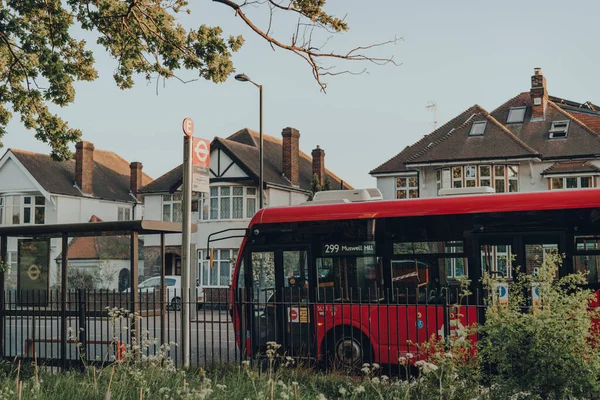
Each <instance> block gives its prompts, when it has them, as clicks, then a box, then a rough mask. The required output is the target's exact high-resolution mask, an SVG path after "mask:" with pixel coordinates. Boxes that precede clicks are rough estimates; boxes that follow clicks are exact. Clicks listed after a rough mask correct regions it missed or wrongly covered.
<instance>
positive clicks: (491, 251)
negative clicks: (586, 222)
mask: <svg viewBox="0 0 600 400" xmlns="http://www.w3.org/2000/svg"><path fill="white" fill-rule="evenodd" d="M474 239H475V242H474V243H475V246H474V250H475V252H476V257H475V258H476V261H477V264H479V268H478V271H477V272H478V273H479V274H480V276H483V275H484V274H485V273H487V274H489V275H490V276H491V277H493V278H499V281H500V282H499V283H498V284H497V285H496V288H495V292H496V293H495V294H494V299H496V300H497V301H499V302H501V303H505V302H508V299H509V296H510V293H509V282H511V281H512V280H513V279H515V278H517V276H516V275H517V274H518V273H526V274H529V275H535V274H537V273H538V271H539V268H540V267H541V266H542V265H543V263H544V262H545V261H546V259H547V258H548V257H551V256H552V255H553V254H562V253H564V252H565V234H564V232H526V233H523V232H516V233H503V234H479V235H475V237H474ZM563 269H564V267H561V271H562V270H563ZM517 271H518V272H517ZM534 286H535V284H534V285H533V286H532V288H531V290H530V292H529V294H528V295H529V297H530V300H534V301H535V300H536V290H535V289H536V288H535V287H534Z"/></svg>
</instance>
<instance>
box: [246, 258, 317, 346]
mask: <svg viewBox="0 0 600 400" xmlns="http://www.w3.org/2000/svg"><path fill="white" fill-rule="evenodd" d="M249 260H251V263H250V264H251V270H252V272H251V274H250V276H251V280H252V283H251V287H252V291H251V294H250V298H249V301H248V306H249V307H250V309H249V310H248V311H247V316H248V322H247V324H248V326H249V327H250V328H249V331H250V332H251V337H252V340H251V345H252V349H253V351H252V353H253V354H258V353H261V352H264V351H265V350H266V349H267V348H268V343H269V342H275V343H277V344H278V345H281V346H282V347H281V348H280V352H281V353H283V354H286V355H290V356H301V355H304V354H306V353H307V352H308V351H309V350H310V349H309V344H311V343H312V342H313V341H312V325H311V321H312V316H311V312H310V310H309V307H308V293H309V290H308V262H309V258H308V248H301V247H300V248H299V247H295V248H283V249H281V248H278V249H273V250H268V249H266V250H264V251H263V250H254V249H253V250H251V251H250V252H249Z"/></svg>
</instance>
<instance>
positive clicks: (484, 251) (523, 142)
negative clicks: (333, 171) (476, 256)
mask: <svg viewBox="0 0 600 400" xmlns="http://www.w3.org/2000/svg"><path fill="white" fill-rule="evenodd" d="M370 174H371V175H372V176H374V177H375V178H376V179H377V187H378V188H379V189H380V191H381V192H382V194H383V197H384V198H386V199H413V198H420V197H436V196H447V195H463V194H482V195H483V194H484V193H490V194H491V195H495V193H511V192H536V191H546V190H573V189H582V190H585V189H588V188H594V187H598V186H599V185H600V182H599V177H600V107H599V106H597V105H595V104H593V103H591V102H590V101H585V102H575V101H571V100H566V99H564V98H560V97H554V96H551V95H550V94H549V93H548V87H547V81H546V78H545V77H544V75H543V74H542V71H541V69H540V68H536V69H535V70H534V74H533V76H532V77H531V87H530V89H529V91H527V92H523V93H520V94H517V95H516V96H515V97H513V98H511V99H510V100H508V101H507V102H505V103H504V104H502V105H500V106H499V107H498V108H496V109H495V110H493V111H491V112H488V111H487V110H485V109H483V108H482V107H481V106H479V105H477V104H476V105H474V106H472V107H469V108H468V109H466V110H465V111H463V112H462V113H460V114H459V115H457V116H456V117H454V118H453V119H451V120H450V121H448V122H447V123H446V124H444V125H443V126H441V127H439V128H437V129H436V130H434V131H433V132H431V133H430V134H428V135H425V136H424V137H423V138H421V139H420V140H419V141H417V142H416V143H413V144H412V145H410V146H407V147H406V148H404V149H403V150H402V151H401V152H400V153H398V154H397V155H395V156H394V157H392V158H391V159H390V160H388V161H386V162H384V163H383V164H382V165H380V166H379V167H377V168H375V169H373V170H372V171H371V172H370ZM574 195H576V194H574ZM423 229H426V228H423ZM490 240H491V239H490ZM538 240H540V241H541V242H536V243H530V244H528V245H527V246H526V247H525V251H526V254H525V259H526V260H527V262H526V265H525V266H524V267H525V269H526V271H527V272H533V271H534V270H535V268H537V267H539V264H540V263H541V262H542V260H544V259H545V257H546V255H547V254H548V253H549V252H552V251H556V250H557V249H558V248H559V243H558V241H559V240H558V239H556V238H552V239H550V238H545V239H541V238H540V239H538ZM437 246H438V248H440V249H444V250H443V251H446V252H462V251H463V250H464V249H463V248H462V242H460V241H459V242H455V243H438V244H437ZM512 246H513V242H512V237H511V236H510V235H509V236H508V237H504V238H497V240H496V242H494V243H492V242H490V243H487V244H481V243H480V248H479V249H478V250H479V251H480V253H481V254H480V256H481V260H482V262H481V264H482V269H483V271H482V272H486V271H487V272H489V273H493V274H496V275H495V276H501V277H504V278H507V279H512V276H513V273H512V268H513V265H512V263H511V262H510V261H509V260H512V259H513V256H514V254H513V252H512ZM580 258H584V257H580ZM586 258H587V257H586ZM467 262H468V260H467V258H466V257H465V258H463V259H462V261H461V262H460V265H458V264H457V265H453V266H450V265H448V266H447V268H446V271H447V278H448V280H449V281H452V280H453V279H454V278H457V277H459V276H461V275H464V273H465V271H466V270H467V269H466V268H465V266H466V263H467ZM574 262H575V263H587V262H588V261H587V260H575V261H574ZM589 262H590V265H592V264H594V265H597V264H598V262H599V260H598V259H594V260H590V261H589ZM583 269H584V270H585V269H587V267H584V268H583ZM591 269H592V268H591V267H590V270H591ZM590 276H591V275H590ZM590 279H591V278H590Z"/></svg>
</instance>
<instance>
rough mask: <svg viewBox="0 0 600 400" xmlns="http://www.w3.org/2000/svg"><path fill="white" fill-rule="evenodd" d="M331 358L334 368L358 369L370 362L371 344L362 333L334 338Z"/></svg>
mask: <svg viewBox="0 0 600 400" xmlns="http://www.w3.org/2000/svg"><path fill="white" fill-rule="evenodd" d="M332 350H333V351H332V353H333V354H331V358H332V361H333V365H334V367H335V368H342V369H347V370H348V369H350V370H354V371H358V370H360V368H361V367H362V365H363V363H370V362H371V345H370V344H369V341H368V340H367V339H366V338H365V337H364V335H362V333H355V334H353V335H352V334H351V335H348V334H346V335H343V336H342V337H339V338H335V340H334V345H333V348H332Z"/></svg>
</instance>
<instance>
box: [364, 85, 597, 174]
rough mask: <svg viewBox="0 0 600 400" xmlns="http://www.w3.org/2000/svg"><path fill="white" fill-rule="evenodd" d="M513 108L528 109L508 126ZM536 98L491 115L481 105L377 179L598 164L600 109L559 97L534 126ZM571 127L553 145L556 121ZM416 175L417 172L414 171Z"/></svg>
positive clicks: (522, 98)
mask: <svg viewBox="0 0 600 400" xmlns="http://www.w3.org/2000/svg"><path fill="white" fill-rule="evenodd" d="M511 107H526V112H525V117H524V120H523V122H521V123H508V122H507V120H508V114H509V112H510V109H511ZM531 115H532V100H531V94H530V92H523V93H520V94H518V95H517V96H515V97H513V98H512V99H510V100H508V101H507V102H506V103H504V104H502V105H501V106H500V107H498V108H497V109H495V110H494V111H492V112H491V113H489V114H488V113H487V111H485V110H484V109H483V108H481V107H480V106H478V105H474V106H472V107H469V108H468V109H467V110H465V111H464V112H462V113H461V114H459V115H458V116H457V117H455V118H454V119H452V120H450V121H449V122H448V123H446V124H444V125H443V126H441V127H440V128H438V129H436V130H435V131H433V132H432V133H430V134H428V135H425V136H424V137H423V138H422V139H421V140H419V141H418V142H416V143H415V144H413V145H410V146H407V147H406V148H404V150H402V151H401V152H400V153H398V154H397V155H396V156H394V157H392V158H391V159H390V160H388V161H386V162H385V163H383V164H382V165H380V166H379V167H377V168H375V169H373V170H372V171H371V172H370V174H371V175H379V174H388V173H406V172H410V171H411V166H412V168H414V167H416V166H418V165H419V164H421V163H423V164H432V163H438V162H439V163H444V162H461V161H463V162H473V161H475V162H476V161H480V160H486V159H487V160H489V159H494V158H496V159H497V158H501V159H505V158H530V159H532V158H539V159H545V160H559V159H563V158H566V159H572V158H581V159H589V158H595V157H596V155H599V154H600V107H599V106H597V105H595V104H593V103H591V102H589V101H588V102H585V103H577V102H574V101H570V100H565V99H562V98H559V97H553V96H549V97H548V105H547V107H546V114H545V119H544V120H543V121H540V120H534V121H532V120H531ZM477 120H485V121H487V125H486V128H485V132H484V134H483V135H482V136H470V135H469V132H470V129H471V126H472V124H473V122H475V121H477ZM564 120H566V121H569V128H568V133H567V136H566V137H565V138H557V139H550V138H549V131H550V128H551V126H552V122H553V121H564ZM412 171H415V173H416V170H415V169H413V170H412Z"/></svg>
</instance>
